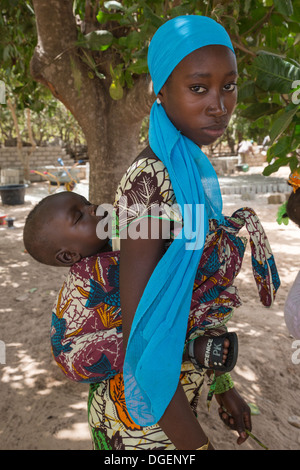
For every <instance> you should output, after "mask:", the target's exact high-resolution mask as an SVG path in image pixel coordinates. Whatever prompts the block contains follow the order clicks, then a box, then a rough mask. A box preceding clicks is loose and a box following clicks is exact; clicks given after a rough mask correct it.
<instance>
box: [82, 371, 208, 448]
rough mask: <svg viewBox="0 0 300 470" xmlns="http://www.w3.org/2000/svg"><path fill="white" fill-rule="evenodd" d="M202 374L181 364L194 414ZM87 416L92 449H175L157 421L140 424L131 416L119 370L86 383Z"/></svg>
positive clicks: (182, 375) (202, 377)
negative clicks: (98, 379)
mask: <svg viewBox="0 0 300 470" xmlns="http://www.w3.org/2000/svg"><path fill="white" fill-rule="evenodd" d="M204 375H205V373H204V372H203V373H201V372H199V371H196V370H195V369H194V367H193V366H192V364H191V363H189V362H187V363H184V364H182V367H181V375H180V381H181V384H182V387H183V390H184V392H185V394H186V396H187V399H188V400H189V403H190V406H191V409H192V411H193V412H194V413H195V414H197V404H198V398H199V396H200V393H201V388H202V385H203V382H204ZM88 419H89V427H90V431H91V435H92V439H93V446H94V449H95V450H175V447H174V445H173V444H172V442H171V441H170V440H169V439H168V437H167V436H166V434H165V433H164V432H163V430H162V429H161V428H160V426H159V425H158V424H155V425H153V426H148V427H141V426H140V425H138V424H136V423H135V422H134V421H133V420H132V419H131V417H130V415H129V413H128V410H127V407H126V402H125V394H124V378H123V374H122V373H120V374H117V375H115V376H114V377H112V378H110V379H108V380H106V381H105V382H101V383H99V384H93V385H91V386H90V394H89V399H88Z"/></svg>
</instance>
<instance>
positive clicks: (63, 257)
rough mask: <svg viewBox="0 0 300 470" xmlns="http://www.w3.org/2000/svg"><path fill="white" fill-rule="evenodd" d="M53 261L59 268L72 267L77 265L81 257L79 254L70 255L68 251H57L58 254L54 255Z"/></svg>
mask: <svg viewBox="0 0 300 470" xmlns="http://www.w3.org/2000/svg"><path fill="white" fill-rule="evenodd" d="M55 259H56V261H57V263H58V264H59V265H60V266H65V267H67V266H73V264H75V263H77V262H78V261H80V260H81V256H80V254H79V253H72V252H71V251H68V250H59V252H58V253H56V255H55Z"/></svg>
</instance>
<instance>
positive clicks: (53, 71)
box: [31, 0, 153, 203]
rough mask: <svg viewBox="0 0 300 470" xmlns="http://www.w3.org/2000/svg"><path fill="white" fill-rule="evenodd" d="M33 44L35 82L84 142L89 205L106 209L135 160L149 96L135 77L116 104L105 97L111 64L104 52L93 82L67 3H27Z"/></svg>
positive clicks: (56, 0)
mask: <svg viewBox="0 0 300 470" xmlns="http://www.w3.org/2000/svg"><path fill="white" fill-rule="evenodd" d="M33 5H34V10H35V15H36V23H37V34H38V44H37V46H36V49H35V53H34V55H33V57H32V60H31V73H32V76H33V77H34V79H35V80H37V81H40V82H42V83H43V84H44V85H45V86H47V87H48V88H49V89H50V90H51V92H52V94H53V95H54V96H55V97H56V98H57V99H59V100H60V101H61V102H62V103H63V104H64V105H65V106H66V107H67V108H68V109H69V110H70V111H71V113H72V114H73V116H74V117H75V119H76V120H77V121H78V123H79V125H80V126H81V128H82V130H83V133H84V135H85V138H86V142H87V147H88V156H89V161H90V200H91V201H93V202H96V203H97V202H98V203H100V202H106V203H112V202H113V199H114V194H115V190H116V187H117V184H118V182H119V180H120V178H121V176H122V174H123V173H124V171H125V170H126V168H127V166H128V164H129V163H130V162H131V161H132V160H133V159H134V158H135V156H136V153H137V146H138V135H139V130H140V126H141V122H142V119H143V117H144V116H145V115H146V114H147V113H148V112H149V109H150V106H151V103H152V101H153V95H152V92H151V90H150V89H149V86H147V78H146V77H145V76H139V77H138V78H137V79H136V81H135V85H134V86H133V87H132V88H131V89H129V90H127V89H126V90H124V96H123V98H122V100H118V101H114V100H112V99H111V97H110V95H109V91H108V90H109V86H110V83H111V79H110V78H109V72H108V71H109V65H110V63H112V64H114V63H115V61H116V60H117V58H116V57H115V56H114V55H113V54H112V52H111V51H110V50H109V49H108V50H107V51H105V52H101V53H100V52H99V54H102V56H103V61H102V62H103V68H102V70H99V71H101V72H102V73H104V75H105V76H106V77H107V78H106V79H99V78H97V77H96V76H93V75H92V74H91V73H89V72H91V70H90V69H89V68H88V66H87V65H86V64H85V63H84V62H83V61H82V60H81V53H82V52H81V51H80V49H79V48H78V47H77V46H76V41H77V26H76V21H75V18H74V16H73V10H72V7H73V1H72V0H33Z"/></svg>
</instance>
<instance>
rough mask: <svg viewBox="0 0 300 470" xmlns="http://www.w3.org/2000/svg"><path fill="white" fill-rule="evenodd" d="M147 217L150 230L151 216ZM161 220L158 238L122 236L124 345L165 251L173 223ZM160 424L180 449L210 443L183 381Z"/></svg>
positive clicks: (121, 282) (146, 220) (121, 269)
mask: <svg viewBox="0 0 300 470" xmlns="http://www.w3.org/2000/svg"><path fill="white" fill-rule="evenodd" d="M144 220H145V224H148V229H149V230H148V233H150V224H151V219H144ZM160 223H161V226H160V229H161V230H160V237H159V238H157V239H150V238H149V239H137V240H132V239H130V238H127V239H124V240H121V255H120V296H121V309H122V322H123V344H124V348H126V346H127V342H128V338H129V334H130V329H131V325H132V321H133V318H134V314H135V311H136V308H137V306H138V303H139V301H140V299H141V297H142V294H143V291H144V289H145V286H146V284H147V282H148V280H149V278H150V276H151V274H152V272H153V270H154V268H155V267H156V265H157V263H158V262H159V260H160V258H161V257H162V256H163V253H164V245H165V240H164V238H163V233H164V229H166V230H168V226H167V225H168V224H169V223H168V222H166V223H165V222H163V221H160ZM146 233H147V232H146ZM167 340H168V338H166V341H167ZM159 425H160V427H161V428H162V429H163V431H164V432H165V434H166V435H167V436H168V438H169V439H170V440H171V442H172V443H173V444H174V445H175V447H176V449H180V450H193V449H197V448H198V447H201V446H203V445H204V444H206V443H207V437H206V435H205V433H204V431H203V430H202V428H201V426H200V424H199V422H198V420H197V418H196V416H195V415H194V413H193V412H192V410H191V407H190V405H189V402H188V399H187V398H186V395H185V393H184V390H183V388H182V386H181V384H180V382H179V384H178V388H177V390H176V392H175V395H174V397H173V399H172V400H171V402H170V404H169V406H168V408H167V409H166V411H165V413H164V415H163V417H162V418H161V420H160V421H159ZM210 448H211V449H212V446H210Z"/></svg>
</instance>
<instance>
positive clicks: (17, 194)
mask: <svg viewBox="0 0 300 470" xmlns="http://www.w3.org/2000/svg"><path fill="white" fill-rule="evenodd" d="M25 189H26V184H8V185H6V186H0V195H1V200H2V204H4V205H8V206H16V205H17V204H24V199H25Z"/></svg>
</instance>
